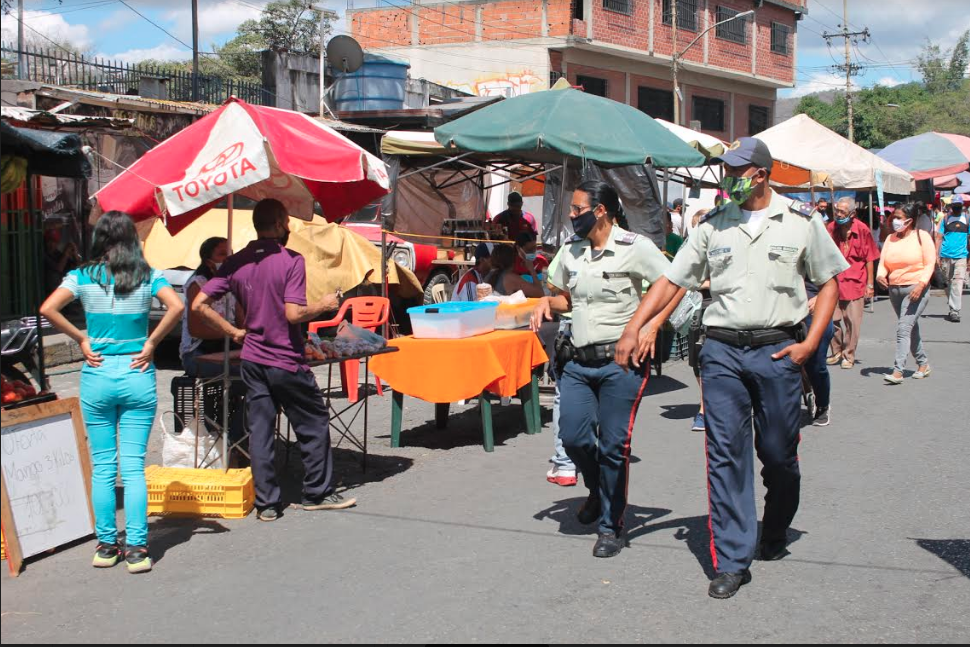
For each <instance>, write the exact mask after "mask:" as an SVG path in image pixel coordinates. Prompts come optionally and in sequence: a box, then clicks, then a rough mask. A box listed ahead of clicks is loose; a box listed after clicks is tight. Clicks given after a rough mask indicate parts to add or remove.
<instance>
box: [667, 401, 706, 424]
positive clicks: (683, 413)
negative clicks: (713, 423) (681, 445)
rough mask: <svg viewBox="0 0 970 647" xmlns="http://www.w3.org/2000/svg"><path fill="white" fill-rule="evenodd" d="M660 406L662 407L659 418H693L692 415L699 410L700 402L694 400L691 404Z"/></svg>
mask: <svg viewBox="0 0 970 647" xmlns="http://www.w3.org/2000/svg"><path fill="white" fill-rule="evenodd" d="M660 408H661V409H663V411H662V412H661V413H660V417H661V418H666V419H668V420H693V419H694V416H695V415H697V412H698V411H699V410H700V404H699V403H696V402H695V403H692V404H665V405H662V406H661V407H660Z"/></svg>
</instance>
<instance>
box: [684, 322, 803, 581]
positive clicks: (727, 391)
mask: <svg viewBox="0 0 970 647" xmlns="http://www.w3.org/2000/svg"><path fill="white" fill-rule="evenodd" d="M793 343H794V340H791V341H783V342H779V343H775V344H769V345H767V346H760V347H758V348H750V347H744V348H738V347H736V346H731V345H730V344H725V343H723V342H720V341H717V340H715V339H710V338H708V339H707V341H705V342H704V347H703V348H702V349H701V354H700V361H701V381H702V382H703V384H704V417H705V420H706V423H707V483H708V500H709V505H710V521H709V525H710V530H711V559H712V561H713V563H714V570H715V571H716V572H718V573H736V572H738V571H741V570H743V569H745V568H748V567H749V566H750V565H751V562H752V560H753V559H754V556H755V552H756V551H757V548H758V511H757V506H756V505H755V492H754V452H755V451H756V452H757V454H758V459H759V460H760V461H761V463H762V465H763V468H762V470H761V478H762V481H763V482H764V485H765V488H766V489H767V493H766V494H765V512H764V518H763V521H762V531H761V535H762V540H763V541H766V542H772V543H773V542H780V541H783V540H784V539H785V537H786V533H787V531H788V526H789V525H791V522H792V519H794V518H795V512H796V510H798V499H799V491H800V485H801V473H800V471H799V468H798V440H799V423H800V420H801V394H802V369H801V367H800V366H799V365H797V364H795V363H794V362H793V361H792V360H791V359H789V358H788V357H783V358H781V359H779V360H774V359H772V358H771V356H772V354H773V353H776V352H778V351H779V350H781V349H782V348H785V347H786V346H790V345H791V344H793ZM752 418H753V419H754V425H753V427H754V430H753V431H752ZM752 441H753V444H754V451H752Z"/></svg>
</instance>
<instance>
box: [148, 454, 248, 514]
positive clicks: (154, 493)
mask: <svg viewBox="0 0 970 647" xmlns="http://www.w3.org/2000/svg"><path fill="white" fill-rule="evenodd" d="M145 481H146V482H147V483H148V514H152V515H162V514H172V515H179V514H181V515H193V516H200V517H224V518H226V519H242V518H243V517H245V516H246V515H248V514H249V513H250V512H251V511H252V509H253V505H254V503H255V501H256V491H255V489H254V488H253V474H252V472H251V471H250V469H249V468H248V467H247V468H246V469H239V470H229V471H228V472H223V471H222V470H215V469H191V468H183V467H161V466H160V465H149V466H148V467H146V468H145Z"/></svg>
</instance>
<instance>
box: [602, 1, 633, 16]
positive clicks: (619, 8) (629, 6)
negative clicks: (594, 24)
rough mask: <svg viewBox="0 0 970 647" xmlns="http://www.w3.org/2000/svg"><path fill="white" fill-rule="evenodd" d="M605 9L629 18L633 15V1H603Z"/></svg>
mask: <svg viewBox="0 0 970 647" xmlns="http://www.w3.org/2000/svg"><path fill="white" fill-rule="evenodd" d="M603 8H604V9H606V10H607V11H615V12H616V13H622V14H626V15H628V16H629V15H632V14H633V0H603Z"/></svg>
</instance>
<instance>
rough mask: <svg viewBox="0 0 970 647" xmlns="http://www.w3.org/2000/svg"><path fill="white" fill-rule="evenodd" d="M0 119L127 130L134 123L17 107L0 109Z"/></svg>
mask: <svg viewBox="0 0 970 647" xmlns="http://www.w3.org/2000/svg"><path fill="white" fill-rule="evenodd" d="M0 117H2V118H3V119H9V120H11V121H19V122H21V123H30V124H51V125H53V124H58V125H63V126H89V125H97V126H108V127H111V128H127V127H129V126H131V125H132V123H133V122H134V120H133V119H123V118H117V117H91V116H87V115H66V114H61V113H55V112H47V111H46V110H31V109H30V108H21V107H19V106H2V107H0Z"/></svg>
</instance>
